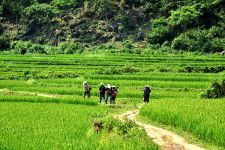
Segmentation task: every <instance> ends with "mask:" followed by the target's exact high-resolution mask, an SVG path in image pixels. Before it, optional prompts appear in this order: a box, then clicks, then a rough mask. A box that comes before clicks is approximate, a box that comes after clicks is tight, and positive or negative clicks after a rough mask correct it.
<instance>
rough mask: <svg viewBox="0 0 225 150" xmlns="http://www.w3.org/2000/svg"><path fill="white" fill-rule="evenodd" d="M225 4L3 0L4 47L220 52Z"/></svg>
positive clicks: (216, 0) (0, 36)
mask: <svg viewBox="0 0 225 150" xmlns="http://www.w3.org/2000/svg"><path fill="white" fill-rule="evenodd" d="M224 7H225V2H224V1H223V0H208V1H205V0H198V1H190V0H175V1H172V0H160V1H159V0H155V1H147V0H135V1H134V0H133V1H131V0H85V1H84V0H24V1H22V0H3V1H1V2H0V21H1V24H0V51H4V52H3V53H7V54H8V53H16V54H30V53H38V54H74V53H82V52H83V50H84V49H85V50H88V51H94V50H99V49H101V50H105V51H106V50H111V49H116V50H118V49H119V50H120V51H122V52H126V53H132V52H135V53H142V52H143V51H145V50H149V49H153V50H158V49H161V50H162V51H166V52H171V51H194V52H196V51H197V52H202V53H211V52H221V51H223V50H225V45H224V43H225V42H224V41H225V33H224V30H225V24H224V22H225V15H224V14H225V12H224ZM28 45H29V46H28ZM32 45H34V46H32ZM65 45H68V46H65ZM27 46H28V47H27ZM30 47H32V48H30ZM90 47H91V48H90Z"/></svg>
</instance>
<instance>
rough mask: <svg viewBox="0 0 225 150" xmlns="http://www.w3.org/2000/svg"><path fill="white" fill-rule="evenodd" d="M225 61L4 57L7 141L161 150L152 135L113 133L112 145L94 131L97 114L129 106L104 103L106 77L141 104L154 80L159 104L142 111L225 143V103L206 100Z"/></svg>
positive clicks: (122, 97)
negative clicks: (87, 92)
mask: <svg viewBox="0 0 225 150" xmlns="http://www.w3.org/2000/svg"><path fill="white" fill-rule="evenodd" d="M221 66H225V59H224V57H220V56H216V55H208V56H195V55H193V54H192V55H187V56H185V55H161V56H146V55H128V54H112V55H97V54H96V55H93V54H90V55H88V54H87V55H49V56H48V55H39V56H38V55H37V56H29V55H26V56H16V55H14V56H11V55H9V56H7V55H1V56H0V102H1V103H0V107H1V111H0V134H1V137H0V146H1V147H3V148H6V149H7V148H8V149H17V148H18V147H19V148H21V149H31V148H32V149H33V148H37V149H49V148H50V149H65V148H66V149H68V148H75V146H78V148H79V149H91V148H99V149H104V148H110V149H111V148H112V149H118V148H122V149H135V148H143V149H148V148H150V147H154V148H156V147H155V146H154V144H152V143H149V144H147V145H146V144H143V143H146V140H147V139H145V138H144V139H143V140H140V141H139V142H138V141H136V139H135V138H137V137H134V138H129V140H126V137H123V136H119V135H117V136H116V138H118V140H117V141H114V140H112V139H110V138H106V139H107V141H106V142H105V143H104V142H99V141H98V140H99V139H101V140H102V138H104V137H103V136H104V135H103V134H94V133H90V134H91V135H90V136H88V134H89V132H90V131H89V130H90V129H91V128H92V123H93V120H94V119H95V117H96V114H104V116H108V115H109V114H115V113H117V112H120V111H125V110H126V109H128V108H122V109H119V108H114V109H112V108H110V107H107V106H104V105H103V106H102V105H98V86H99V84H100V83H101V82H103V83H105V84H108V83H110V84H111V85H116V86H118V87H119V89H118V90H119V93H118V99H117V103H118V104H121V105H122V104H124V105H126V106H133V104H138V103H141V102H142V88H143V87H144V86H145V85H146V84H148V85H150V86H151V88H152V94H151V100H152V103H150V104H149V105H146V106H144V107H143V108H142V110H141V114H140V115H141V116H143V117H144V118H145V119H146V120H150V121H155V122H159V123H162V124H165V125H170V126H175V127H178V128H181V129H183V130H185V131H188V132H189V133H191V134H193V135H194V136H196V137H197V138H199V139H201V140H203V141H205V142H206V143H209V144H212V145H216V146H221V147H225V143H224V141H225V139H224V134H225V133H224V131H225V130H224V129H225V128H224V126H225V118H224V116H225V111H224V110H225V101H224V100H220V101H217V100H215V101H205V100H201V99H200V94H201V93H202V92H203V91H205V90H206V89H207V88H209V86H210V85H211V83H212V82H213V81H215V80H218V81H220V80H222V79H225V71H224V70H223V68H222V67H221ZM221 68H222V69H221ZM210 71H211V72H210ZM207 72H208V73H207ZM84 81H88V82H89V83H90V84H91V85H92V87H93V90H92V98H91V99H90V100H87V99H86V100H83V98H82V93H83V87H82V83H83V82H84ZM38 93H44V94H47V96H49V95H50V97H41V96H38ZM51 95H53V96H56V97H54V98H51ZM70 104H72V105H70ZM93 114H94V115H93ZM97 116H98V115H97ZM19 137H20V138H21V139H20V140H19ZM111 138H113V137H111ZM111 140H112V141H111ZM25 141H28V142H25ZM96 141H98V142H96ZM125 141H127V144H124V142H125ZM134 141H136V142H134ZM147 141H148V140H147ZM106 143H107V144H106Z"/></svg>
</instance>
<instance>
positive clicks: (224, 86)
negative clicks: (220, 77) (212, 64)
mask: <svg viewBox="0 0 225 150" xmlns="http://www.w3.org/2000/svg"><path fill="white" fill-rule="evenodd" d="M224 96H225V80H224V81H223V82H222V83H221V84H220V83H218V82H214V83H213V84H212V86H211V88H210V89H208V90H207V91H206V92H205V93H203V94H202V97H204V98H221V97H224Z"/></svg>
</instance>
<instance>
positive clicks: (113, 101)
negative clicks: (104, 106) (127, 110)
mask: <svg viewBox="0 0 225 150" xmlns="http://www.w3.org/2000/svg"><path fill="white" fill-rule="evenodd" d="M111 93H112V98H111V99H110V104H115V101H116V96H117V88H116V86H112V88H111Z"/></svg>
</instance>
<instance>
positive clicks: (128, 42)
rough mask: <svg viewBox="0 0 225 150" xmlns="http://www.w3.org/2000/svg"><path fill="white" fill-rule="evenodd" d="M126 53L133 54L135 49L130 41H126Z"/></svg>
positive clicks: (124, 44) (124, 43) (124, 45)
mask: <svg viewBox="0 0 225 150" xmlns="http://www.w3.org/2000/svg"><path fill="white" fill-rule="evenodd" d="M122 44H123V47H124V51H125V52H127V53H131V49H132V48H133V47H134V46H133V45H132V42H131V41H129V40H126V41H124V42H123V43H122Z"/></svg>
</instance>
